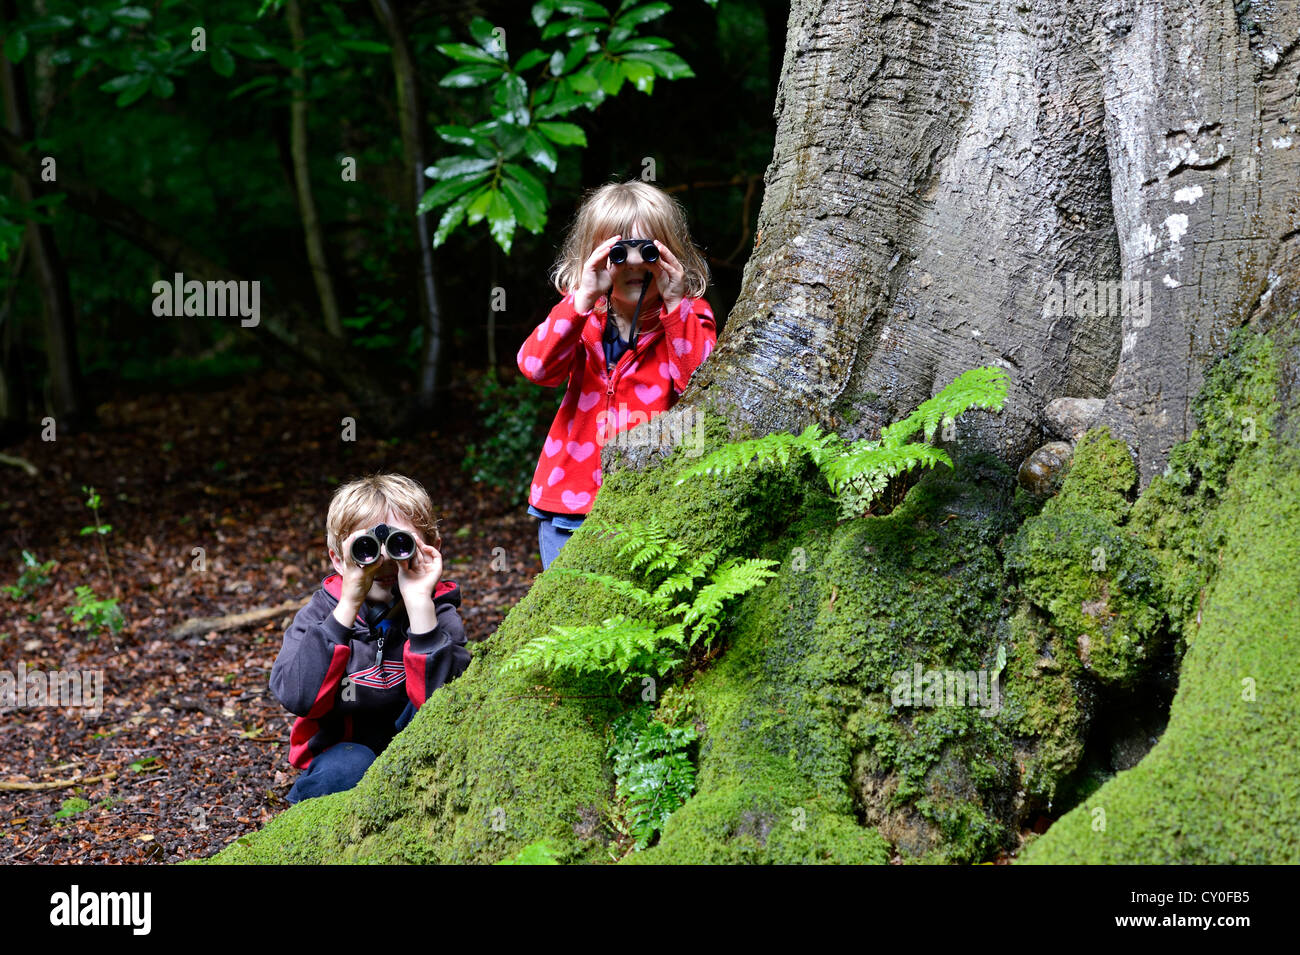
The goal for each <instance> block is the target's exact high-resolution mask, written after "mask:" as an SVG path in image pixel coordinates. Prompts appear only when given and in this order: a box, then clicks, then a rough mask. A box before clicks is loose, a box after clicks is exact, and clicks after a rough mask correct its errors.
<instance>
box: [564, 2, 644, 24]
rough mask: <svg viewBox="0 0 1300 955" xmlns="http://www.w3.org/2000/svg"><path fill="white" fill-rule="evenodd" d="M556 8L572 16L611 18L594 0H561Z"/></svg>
mask: <svg viewBox="0 0 1300 955" xmlns="http://www.w3.org/2000/svg"><path fill="white" fill-rule="evenodd" d="M664 6H668V4H664ZM555 9H557V10H559V11H560V12H561V13H567V14H569V15H571V16H575V17H586V18H587V19H588V20H608V19H609V10H607V9H606V8H605V7H602V6H601V5H600V4H599V3H596V2H594V0H559V2H557V3H556V4H555Z"/></svg>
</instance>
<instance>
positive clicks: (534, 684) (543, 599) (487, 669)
mask: <svg viewBox="0 0 1300 955" xmlns="http://www.w3.org/2000/svg"><path fill="white" fill-rule="evenodd" d="M724 440H726V430H725V424H724V423H723V422H722V421H721V420H720V419H717V418H712V417H710V418H709V419H707V421H706V428H705V441H704V444H705V449H706V450H707V449H708V448H710V447H712V446H716V445H717V444H719V443H721V442H722V441H724ZM688 451H689V449H682V450H679V451H678V452H677V453H676V454H675V455H674V456H673V457H671V458H669V459H668V460H667V461H666V462H664V463H663V464H660V465H658V466H652V467H651V468H650V469H649V470H648V471H647V472H645V473H643V474H635V473H630V472H615V473H614V474H611V475H610V476H609V477H608V478H607V480H606V482H605V483H606V488H605V492H604V493H602V494H601V495H600V496H599V497H598V498H597V501H596V504H595V506H594V508H593V510H592V513H591V519H589V520H588V521H587V522H586V523H585V524H584V525H583V527H582V528H581V529H579V531H578V532H577V533H575V534H574V536H573V538H572V539H571V540H570V541H569V543H568V544H567V545H566V546H565V548H564V550H563V551H562V552H561V554H560V556H559V558H558V559H557V565H559V566H568V567H574V568H579V569H586V570H592V571H597V570H608V569H609V568H610V567H611V566H613V565H614V564H615V554H616V551H617V543H616V542H614V541H612V540H609V539H606V538H605V537H603V536H602V534H601V532H600V527H601V525H602V524H606V523H608V524H613V523H619V522H623V521H629V520H636V519H639V518H641V517H642V516H643V515H644V514H645V513H648V512H651V511H653V512H656V513H659V514H663V515H670V516H671V519H672V521H673V522H674V524H675V526H676V527H677V528H679V529H680V532H681V536H682V538H683V540H685V541H686V542H687V543H689V544H690V546H691V547H692V549H693V550H705V549H707V548H710V547H722V548H724V549H725V550H727V551H728V552H732V553H742V554H748V553H752V552H753V551H754V550H756V549H757V548H758V547H759V546H760V541H762V540H764V539H768V538H770V537H772V536H774V535H776V534H777V533H779V531H780V530H781V529H783V528H784V527H785V525H786V524H787V523H788V522H789V520H790V516H791V515H793V514H794V513H796V512H797V510H798V506H799V495H800V494H802V493H803V481H802V478H801V476H800V475H798V474H795V473H777V472H775V471H772V470H768V471H762V472H760V471H752V472H743V473H741V474H737V475H733V476H732V477H730V478H728V479H726V480H724V481H723V482H721V483H720V484H717V483H714V484H710V485H709V486H708V487H703V486H700V485H692V484H687V485H684V486H682V487H680V488H678V487H675V486H674V484H673V480H674V478H675V475H676V473H677V471H678V470H680V467H681V465H682V463H683V462H690V461H692V460H693V459H692V458H691V457H690V456H689V453H688ZM471 599H472V598H471ZM634 610H635V608H634V607H633V606H630V605H629V606H618V605H617V601H614V602H613V603H611V601H610V597H609V594H608V592H607V591H605V590H604V588H602V587H600V586H599V585H596V584H593V583H591V582H589V581H585V580H582V579H579V578H573V577H571V576H567V575H561V574H543V575H542V576H541V577H540V578H538V580H537V582H536V583H535V584H534V586H533V587H532V589H531V590H530V591H529V593H528V594H527V595H526V596H525V597H524V599H523V600H522V601H520V603H519V604H518V605H517V606H516V607H515V608H513V609H512V611H511V613H510V614H509V615H508V616H507V618H506V620H505V621H504V622H503V623H502V625H501V627H500V628H499V630H498V631H497V633H496V634H494V635H493V636H492V637H491V638H490V639H489V640H488V641H485V642H484V643H483V644H479V645H477V646H475V647H473V648H472V649H473V652H474V662H473V663H472V664H471V666H470V668H469V669H468V670H467V671H466V672H465V674H463V675H462V676H461V677H460V678H459V679H457V680H456V681H455V682H453V683H452V684H450V685H448V686H447V687H444V688H443V689H441V690H439V691H438V692H437V693H435V694H434V695H433V696H432V697H431V698H430V700H429V702H428V703H426V704H425V705H424V706H423V707H422V708H421V710H420V712H419V713H418V714H417V716H416V719H415V720H414V721H413V722H412V724H411V725H410V726H409V727H408V728H407V730H406V731H404V732H403V733H401V734H399V735H398V737H397V738H395V739H394V740H393V742H392V743H391V744H389V746H388V748H387V749H386V750H385V751H384V752H383V753H382V754H381V755H380V757H379V759H377V760H376V762H375V764H374V765H373V766H372V767H371V769H370V771H369V772H367V774H366V776H365V778H364V779H362V781H361V783H360V784H358V786H357V787H356V789H354V790H353V791H352V792H351V793H348V794H340V796H339V797H338V798H332V799H331V800H329V801H328V803H326V806H328V808H329V809H330V814H329V815H328V817H321V816H320V815H319V814H320V812H321V811H322V809H323V808H324V807H323V806H322V803H325V801H324V800H315V799H313V800H306V801H305V802H303V803H300V804H299V805H297V806H295V807H293V808H291V809H289V810H288V811H286V812H285V813H283V814H282V815H281V816H279V817H277V819H276V820H275V821H274V823H272V825H271V826H268V827H267V828H266V829H265V830H263V831H261V832H258V833H255V834H253V835H250V836H247V837H245V838H244V839H243V840H241V842H242V843H243V844H242V845H238V846H234V847H231V848H228V849H227V850H225V851H224V852H223V853H222V854H221V856H220V857H219V860H220V861H233V862H237V861H259V862H261V861H312V860H314V859H320V858H325V857H328V858H329V859H331V860H334V859H338V860H342V861H351V862H384V863H388V862H415V863H428V862H470V861H474V862H493V861H496V860H498V859H502V858H506V857H508V856H512V855H514V854H516V853H517V852H518V851H519V850H520V849H522V848H524V847H525V846H527V845H530V844H532V843H534V842H537V841H538V840H541V839H549V840H550V842H551V844H552V845H554V846H555V847H556V851H557V852H558V853H559V854H560V856H561V857H562V858H564V859H566V860H568V861H598V860H601V859H604V858H606V857H607V850H606V842H607V839H608V837H609V835H610V833H609V831H608V830H607V829H606V828H605V827H604V825H603V823H602V820H603V819H605V818H606V817H607V816H608V815H609V814H610V811H611V805H610V803H611V798H612V794H613V779H612V775H611V773H610V768H609V765H608V761H607V759H606V756H605V732H606V727H607V726H608V724H609V722H610V720H611V719H612V718H613V716H614V715H616V714H617V713H618V712H619V711H620V710H621V708H622V707H623V705H624V704H623V703H622V702H621V701H620V700H619V699H618V698H617V697H616V695H615V693H614V692H613V685H612V684H611V683H610V682H609V681H605V680H601V679H595V678H593V679H586V680H576V679H564V678H562V677H553V676H550V675H543V674H538V673H509V674H502V673H501V672H500V664H501V663H502V662H503V661H504V660H505V659H506V658H508V656H509V655H510V654H511V653H512V652H513V651H514V650H515V649H517V648H518V647H520V646H522V645H523V643H525V642H527V641H528V640H529V639H531V638H532V637H534V636H536V635H537V633H539V632H542V631H545V630H546V629H547V628H548V627H549V626H550V625H551V624H553V623H558V624H572V623H577V622H582V621H598V620H600V619H603V618H604V617H606V616H609V615H610V614H612V613H616V612H620V611H622V612H632V611H634ZM344 795H346V800H344V799H343V796H344Z"/></svg>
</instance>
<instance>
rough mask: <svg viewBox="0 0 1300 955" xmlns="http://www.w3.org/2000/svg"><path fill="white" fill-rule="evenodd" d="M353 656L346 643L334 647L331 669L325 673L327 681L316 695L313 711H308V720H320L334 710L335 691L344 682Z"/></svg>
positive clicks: (312, 706)
mask: <svg viewBox="0 0 1300 955" xmlns="http://www.w3.org/2000/svg"><path fill="white" fill-rule="evenodd" d="M351 655H352V648H351V647H349V646H348V645H347V644H346V643H340V644H337V645H336V646H335V647H334V656H333V658H332V659H331V660H330V666H329V669H328V670H326V671H325V681H324V682H323V683H321V685H320V692H318V693H317V694H316V702H314V703H312V705H311V709H310V710H308V711H307V718H308V719H311V720H318V719H320V718H321V717H322V716H324V715H325V714H326V713H328V712H329V711H330V710H332V709H333V708H334V691H335V690H337V689H338V688H339V684H340V683H341V682H342V681H343V674H344V672H346V670H347V668H348V658H349V657H350V656H351Z"/></svg>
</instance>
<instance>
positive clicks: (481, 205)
mask: <svg viewBox="0 0 1300 955" xmlns="http://www.w3.org/2000/svg"><path fill="white" fill-rule="evenodd" d="M472 195H473V197H474V198H473V201H471V202H470V204H469V207H468V208H467V209H466V210H465V213H466V222H467V223H468V224H469V225H477V224H478V223H480V222H481V221H483V217H484V216H486V215H487V211H488V209H489V208H491V206H492V197H493V196H495V195H496V190H495V189H492V188H485V189H483V190H482V191H481V192H477V193H472Z"/></svg>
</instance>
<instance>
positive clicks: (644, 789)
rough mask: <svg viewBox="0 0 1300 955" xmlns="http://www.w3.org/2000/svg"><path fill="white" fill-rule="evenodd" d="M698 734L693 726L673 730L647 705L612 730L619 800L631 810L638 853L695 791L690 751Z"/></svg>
mask: <svg viewBox="0 0 1300 955" xmlns="http://www.w3.org/2000/svg"><path fill="white" fill-rule="evenodd" d="M698 735H699V734H698V733H697V732H696V730H695V726H694V725H693V724H691V723H686V724H684V725H681V726H673V725H669V724H668V723H665V722H662V721H661V720H659V719H656V718H654V717H653V716H652V714H651V711H650V707H649V706H645V705H643V706H637V707H634V708H632V709H630V710H628V711H627V712H626V713H624V714H623V715H622V716H620V717H619V718H618V719H617V720H615V721H614V724H613V726H612V727H610V737H611V741H610V744H609V756H610V758H612V759H613V761H614V778H615V780H616V784H615V795H616V796H617V797H618V798H620V799H622V800H623V801H624V802H625V804H626V806H627V813H628V816H629V827H628V828H629V831H630V833H631V835H632V836H633V837H634V838H635V839H636V848H637V850H638V851H639V850H641V849H644V848H646V847H647V846H648V845H650V843H651V841H652V840H653V839H654V837H655V834H656V833H658V832H659V831H661V830H662V829H663V827H664V825H665V823H667V822H668V817H669V816H671V815H672V814H673V812H674V811H675V810H676V809H677V808H678V807H679V806H681V805H682V804H683V803H685V802H686V800H687V799H689V798H690V797H691V794H692V793H693V792H695V764H694V763H693V762H692V761H691V759H690V756H689V755H688V751H689V750H690V747H691V745H692V744H693V743H694V742H695V740H696V739H697V738H698Z"/></svg>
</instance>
